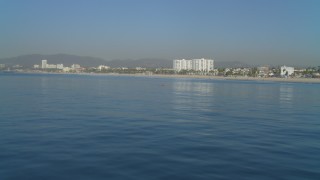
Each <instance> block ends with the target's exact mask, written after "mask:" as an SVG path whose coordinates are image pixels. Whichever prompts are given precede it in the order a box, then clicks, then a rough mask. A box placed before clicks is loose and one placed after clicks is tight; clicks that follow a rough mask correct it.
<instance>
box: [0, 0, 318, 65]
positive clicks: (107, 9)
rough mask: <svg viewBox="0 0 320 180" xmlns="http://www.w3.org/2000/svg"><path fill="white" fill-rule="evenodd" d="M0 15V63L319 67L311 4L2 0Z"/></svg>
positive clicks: (313, 0)
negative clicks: (38, 58)
mask: <svg viewBox="0 0 320 180" xmlns="http://www.w3.org/2000/svg"><path fill="white" fill-rule="evenodd" d="M0 15H1V16H0V23H1V25H2V26H1V28H0V39H1V41H0V58H7V57H13V56H19V55H25V54H57V53H66V54H75V55H80V56H93V57H100V58H103V59H106V60H112V59H141V58H160V59H161V58H162V59H176V58H201V57H205V58H213V59H215V60H219V61H241V62H245V63H248V64H286V65H303V66H308V65H319V64H320V51H319V47H320V36H319V33H320V24H319V17H320V1H317V0H308V1H303V0H283V1H277V0H246V1H244V0H243V1H237V0H219V1H213V0H212V1H211V0H200V1H196V0H194V1H192V0H186V1H178V0H163V1H147V0H136V1H129V0H118V1H116V0H113V1H98V0H93V1H84V0H83V1H82V0H81V1H75V0H73V1H72V0H71V1H62V0H57V1H48V0H44V1H40V0H29V1H21V0H10V1H9V0H3V1H1V2H0Z"/></svg>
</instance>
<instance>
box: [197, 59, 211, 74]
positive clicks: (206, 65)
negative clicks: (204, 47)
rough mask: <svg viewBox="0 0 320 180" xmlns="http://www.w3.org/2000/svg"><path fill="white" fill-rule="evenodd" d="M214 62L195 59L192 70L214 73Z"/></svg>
mask: <svg viewBox="0 0 320 180" xmlns="http://www.w3.org/2000/svg"><path fill="white" fill-rule="evenodd" d="M213 68H214V61H213V59H204V58H201V59H193V60H192V69H193V70H195V71H206V72H209V71H213Z"/></svg>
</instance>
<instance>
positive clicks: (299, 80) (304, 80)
mask: <svg viewBox="0 0 320 180" xmlns="http://www.w3.org/2000/svg"><path fill="white" fill-rule="evenodd" d="M17 73H27V74H61V75H89V76H131V77H155V78H185V79H209V80H236V81H260V82H288V83H320V78H275V77H269V78H260V77H243V76H236V77H222V76H204V75H178V74H173V75H167V74H152V75H145V74H117V73H50V72H17Z"/></svg>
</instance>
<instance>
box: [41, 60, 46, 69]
mask: <svg viewBox="0 0 320 180" xmlns="http://www.w3.org/2000/svg"><path fill="white" fill-rule="evenodd" d="M47 64H48V61H47V60H46V59H44V60H42V61H41V68H42V69H46V68H47Z"/></svg>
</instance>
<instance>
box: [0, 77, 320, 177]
mask: <svg viewBox="0 0 320 180" xmlns="http://www.w3.org/2000/svg"><path fill="white" fill-rule="evenodd" d="M0 179H1V180H6V179H10V180H11V179H13V180H15V179H32V180H35V179H66V180H70V179H80V180H81V179H129V180H130V179H137V180H140V179H254V180H256V179H290V180H291V179H320V84H303V83H280V82H253V81H224V80H201V79H174V78H155V77H153V78H150V77H129V76H128V77H126V76H121V77H117V76H89V75H49V74H46V75H45V74H40V75H39V74H4V73H2V74H0Z"/></svg>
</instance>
